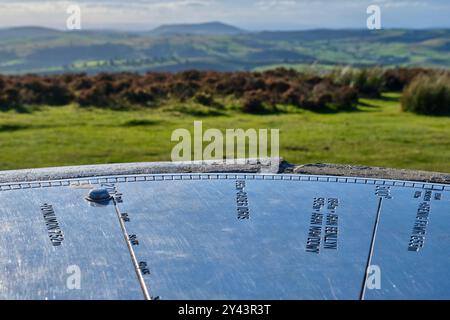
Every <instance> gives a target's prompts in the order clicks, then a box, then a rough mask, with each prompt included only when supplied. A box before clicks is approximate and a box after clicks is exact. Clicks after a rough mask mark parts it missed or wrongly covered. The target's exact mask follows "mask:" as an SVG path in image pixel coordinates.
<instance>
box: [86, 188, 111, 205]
mask: <svg viewBox="0 0 450 320" xmlns="http://www.w3.org/2000/svg"><path fill="white" fill-rule="evenodd" d="M111 198H112V197H111V195H110V194H109V192H108V190H107V189H92V190H91V191H89V194H88V195H87V197H86V200H88V201H91V202H97V203H101V202H107V201H109V200H111Z"/></svg>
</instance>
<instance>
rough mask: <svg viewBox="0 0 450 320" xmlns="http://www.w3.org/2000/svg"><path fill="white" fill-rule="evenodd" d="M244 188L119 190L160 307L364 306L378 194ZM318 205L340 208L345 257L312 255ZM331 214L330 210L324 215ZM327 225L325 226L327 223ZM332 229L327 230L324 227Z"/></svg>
mask: <svg viewBox="0 0 450 320" xmlns="http://www.w3.org/2000/svg"><path fill="white" fill-rule="evenodd" d="M236 180H238V181H241V180H239V179H227V180H203V181H202V180H189V181H171V182H168V181H159V182H158V181H155V182H137V183H133V184H131V183H130V184H124V185H119V186H118V188H119V190H120V192H121V193H123V203H121V204H119V205H118V206H119V208H120V210H121V212H126V213H128V215H129V218H130V222H128V223H127V229H128V232H129V233H130V234H134V235H136V236H137V239H138V241H139V245H136V246H134V250H135V252H136V256H137V257H138V259H139V260H142V261H144V262H146V263H147V264H148V266H149V268H150V271H151V274H150V275H149V276H146V277H145V279H146V283H147V285H148V287H149V290H150V292H151V294H152V295H156V296H160V297H161V298H162V299H358V298H359V295H360V290H361V285H362V281H363V278H364V274H365V262H366V260H367V254H368V252H369V246H370V240H371V233H370V230H371V229H372V226H373V223H374V217H375V213H376V210H377V204H378V199H377V198H376V197H375V196H374V186H373V185H372V186H370V185H356V184H353V185H346V186H345V188H336V185H333V184H324V183H321V182H287V181H281V180H278V181H266V180H260V181H257V180H248V181H246V182H247V184H246V185H247V190H248V201H249V209H250V219H249V220H238V219H237V209H236V188H235V183H236ZM315 197H323V198H325V199H329V198H338V199H339V202H340V205H339V207H338V208H337V214H338V215H339V226H338V227H339V235H338V238H339V239H338V250H327V249H323V244H322V248H321V252H320V254H316V253H310V252H307V251H306V243H307V238H308V233H309V227H310V219H311V213H312V212H313V201H314V198H315ZM325 211H326V210H322V213H325ZM324 220H325V218H324ZM323 225H325V221H324V223H323Z"/></svg>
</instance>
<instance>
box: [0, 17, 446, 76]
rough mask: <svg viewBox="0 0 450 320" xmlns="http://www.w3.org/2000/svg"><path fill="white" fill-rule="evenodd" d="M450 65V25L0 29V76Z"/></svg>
mask: <svg viewBox="0 0 450 320" xmlns="http://www.w3.org/2000/svg"><path fill="white" fill-rule="evenodd" d="M311 65H312V66H314V68H322V69H324V70H329V69H330V68H334V67H336V66H347V65H350V66H356V67H366V66H367V67H370V66H375V65H376V66H388V67H392V66H421V67H436V68H450V29H435V30H407V29H392V30H379V31H370V30H363V29H361V30H304V31H264V32H248V31H244V30H241V29H239V28H235V27H233V26H229V25H226V24H223V23H220V22H211V23H204V24H180V25H167V26H161V27H159V28H157V29H155V30H153V31H151V32H124V31H120V32H119V31H111V30H109V31H106V30H103V31H102V30H83V31H58V30H52V29H46V28H35V27H23V28H11V29H0V73H4V74H20V73H64V72H87V73H98V72H120V71H131V72H146V71H152V70H157V71H170V72H174V71H182V70H188V69H200V70H217V71H236V70H264V69H269V68H275V67H289V68H295V69H297V70H304V69H308V68H310V67H311Z"/></svg>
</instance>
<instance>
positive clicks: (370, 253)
mask: <svg viewBox="0 0 450 320" xmlns="http://www.w3.org/2000/svg"><path fill="white" fill-rule="evenodd" d="M382 205H383V198H381V197H380V199H379V202H378V209H377V216H376V219H375V224H374V226H373V233H372V240H371V242H370V250H369V255H368V257H367V264H366V269H365V271H364V280H363V283H362V287H361V293H360V296H359V299H360V300H364V298H365V295H366V287H367V278H368V270H369V267H370V266H371V263H372V256H373V250H374V247H375V238H376V235H377V231H378V225H379V223H380V215H381V207H382Z"/></svg>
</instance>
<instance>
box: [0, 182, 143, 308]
mask: <svg viewBox="0 0 450 320" xmlns="http://www.w3.org/2000/svg"><path fill="white" fill-rule="evenodd" d="M87 191H88V190H84V189H74V188H70V187H58V188H39V189H22V190H12V191H3V192H0V299H39V300H43V299H58V300H60V299H142V297H143V295H142V291H141V289H140V287H139V283H138V282H137V281H136V279H137V278H136V273H135V270H134V268H133V266H132V263H131V261H130V255H129V253H128V251H127V247H126V243H125V240H124V236H123V234H122V232H121V230H120V227H119V224H118V218H117V215H116V212H115V210H114V205H113V203H111V204H109V205H107V206H98V207H95V206H92V205H91V204H90V203H89V202H88V201H86V200H85V199H84V197H85V195H86V192H87ZM44 203H47V204H51V205H52V207H53V209H54V212H55V215H56V219H57V222H58V224H59V226H60V229H61V230H62V232H63V234H64V240H63V241H62V243H61V245H60V246H53V245H52V242H51V241H50V239H49V235H48V230H47V227H46V223H45V220H44V217H43V214H42V212H41V210H40V207H41V206H42V205H43V204H44ZM74 266H75V268H74ZM76 268H78V269H79V272H80V282H79V283H80V286H79V289H76V288H75V289H73V288H74V285H73V284H72V285H71V284H70V283H69V286H68V284H67V282H68V281H69V282H70V281H71V280H72V279H74V278H73V276H74V275H75V273H74V272H76V271H77V270H76ZM71 276H72V277H71ZM75 276H76V275H75ZM75 285H76V284H75ZM71 288H72V289H71Z"/></svg>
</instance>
